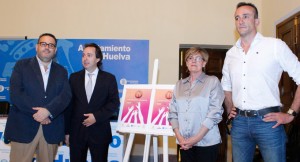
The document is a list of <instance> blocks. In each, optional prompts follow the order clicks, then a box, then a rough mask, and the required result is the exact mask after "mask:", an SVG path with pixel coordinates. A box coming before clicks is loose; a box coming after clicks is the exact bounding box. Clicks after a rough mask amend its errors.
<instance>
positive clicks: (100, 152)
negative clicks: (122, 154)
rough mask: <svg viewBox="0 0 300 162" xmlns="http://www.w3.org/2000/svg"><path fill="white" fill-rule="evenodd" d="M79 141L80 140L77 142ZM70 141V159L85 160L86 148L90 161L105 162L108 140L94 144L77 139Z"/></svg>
mask: <svg viewBox="0 0 300 162" xmlns="http://www.w3.org/2000/svg"><path fill="white" fill-rule="evenodd" d="M79 141H81V142H79ZM79 141H73V142H70V161H71V162H86V159H87V152H88V149H89V150H90V153H91V160H92V162H107V156H108V147H109V142H107V141H103V142H101V143H99V144H94V143H93V142H90V141H85V142H83V141H84V140H79Z"/></svg>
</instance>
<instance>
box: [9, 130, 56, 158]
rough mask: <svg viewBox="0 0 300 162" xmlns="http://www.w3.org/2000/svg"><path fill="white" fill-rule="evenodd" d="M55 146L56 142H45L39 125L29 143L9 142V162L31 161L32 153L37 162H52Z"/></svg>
mask: <svg viewBox="0 0 300 162" xmlns="http://www.w3.org/2000/svg"><path fill="white" fill-rule="evenodd" d="M28 129H30V128H28ZM57 148H58V144H48V143H47V141H46V140H45V138H44V135H43V128H42V125H40V127H39V130H38V132H37V134H36V136H35V137H34V139H33V141H31V142H30V143H19V142H13V141H12V142H11V152H10V162H32V159H33V155H34V153H36V156H37V161H38V162H53V160H54V159H55V155H56V152H57Z"/></svg>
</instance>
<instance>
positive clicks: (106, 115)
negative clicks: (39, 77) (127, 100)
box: [66, 43, 120, 162]
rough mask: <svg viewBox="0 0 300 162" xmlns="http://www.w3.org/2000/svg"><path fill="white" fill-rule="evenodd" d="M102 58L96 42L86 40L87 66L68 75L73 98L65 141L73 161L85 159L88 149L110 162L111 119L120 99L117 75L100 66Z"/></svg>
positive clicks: (96, 158) (100, 160)
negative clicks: (108, 156)
mask: <svg viewBox="0 0 300 162" xmlns="http://www.w3.org/2000/svg"><path fill="white" fill-rule="evenodd" d="M102 59H103V55H102V52H101V49H100V48H99V46H98V45H97V44H95V43H91V44H86V45H85V47H84V50H83V54H82V65H83V67H84V69H83V70H81V71H79V72H76V73H73V74H71V76H70V79H69V82H70V86H71V89H72V93H73V98H72V100H71V103H70V105H69V108H68V110H67V112H66V121H68V122H66V143H67V144H69V146H70V160H71V162H86V158H87V151H88V149H89V150H90V153H91V157H92V161H93V162H107V154H108V147H109V143H111V142H112V133H111V127H110V121H109V119H110V117H111V116H112V115H113V113H115V112H116V111H117V110H118V107H119V104H120V100H119V95H118V87H117V82H116V78H115V76H114V75H112V74H110V73H107V72H104V71H102V70H101V69H100V67H101V65H102Z"/></svg>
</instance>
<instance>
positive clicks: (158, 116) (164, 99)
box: [151, 89, 173, 126]
mask: <svg viewBox="0 0 300 162" xmlns="http://www.w3.org/2000/svg"><path fill="white" fill-rule="evenodd" d="M172 94H173V92H172V91H171V90H170V89H157V90H156V93H155V99H154V105H153V112H152V117H151V119H152V120H151V123H152V124H153V125H160V126H169V125H170V124H169V122H168V115H169V103H170V101H171V98H172Z"/></svg>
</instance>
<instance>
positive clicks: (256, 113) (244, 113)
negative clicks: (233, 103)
mask: <svg viewBox="0 0 300 162" xmlns="http://www.w3.org/2000/svg"><path fill="white" fill-rule="evenodd" d="M271 112H280V106H274V107H267V108H264V109H260V110H241V109H239V108H236V113H237V114H239V115H241V116H245V117H255V116H264V115H266V114H268V113H271Z"/></svg>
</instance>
